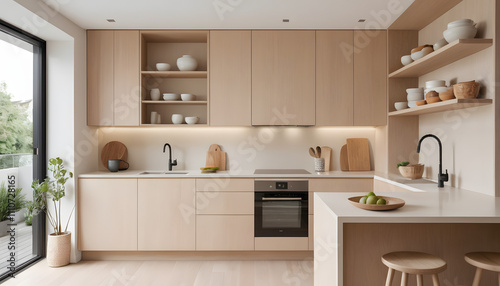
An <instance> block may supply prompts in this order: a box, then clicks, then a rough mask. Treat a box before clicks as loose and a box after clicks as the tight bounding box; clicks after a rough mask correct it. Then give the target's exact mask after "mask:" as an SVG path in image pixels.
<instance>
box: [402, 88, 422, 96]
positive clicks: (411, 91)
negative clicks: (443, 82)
mask: <svg viewBox="0 0 500 286" xmlns="http://www.w3.org/2000/svg"><path fill="white" fill-rule="evenodd" d="M406 93H421V94H424V88H423V87H416V88H407V89H406Z"/></svg>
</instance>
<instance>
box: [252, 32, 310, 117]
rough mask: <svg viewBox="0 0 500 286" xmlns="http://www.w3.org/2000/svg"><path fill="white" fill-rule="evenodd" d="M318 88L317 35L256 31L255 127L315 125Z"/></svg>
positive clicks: (253, 61) (253, 67) (253, 88)
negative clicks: (316, 81)
mask: <svg viewBox="0 0 500 286" xmlns="http://www.w3.org/2000/svg"><path fill="white" fill-rule="evenodd" d="M315 85H316V84H315V31H252V125H314V124H315V108H316V104H315V93H316V92H315Z"/></svg>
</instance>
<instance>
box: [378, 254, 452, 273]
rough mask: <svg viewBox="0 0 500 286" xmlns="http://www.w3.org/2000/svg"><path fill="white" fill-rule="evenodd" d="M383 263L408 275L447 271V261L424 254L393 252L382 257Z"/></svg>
mask: <svg viewBox="0 0 500 286" xmlns="http://www.w3.org/2000/svg"><path fill="white" fill-rule="evenodd" d="M382 262H383V263H384V264H385V265H386V266H387V267H389V268H392V269H394V270H398V271H400V272H404V273H408V274H421V275H425V274H434V273H439V272H442V271H444V270H445V269H446V261H444V260H443V259H441V258H439V257H437V256H434V255H432V254H428V253H423V252H413V251H401V252H391V253H387V254H385V255H384V256H382Z"/></svg>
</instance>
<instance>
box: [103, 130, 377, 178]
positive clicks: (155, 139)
mask: <svg viewBox="0 0 500 286" xmlns="http://www.w3.org/2000/svg"><path fill="white" fill-rule="evenodd" d="M346 138H368V139H369V141H370V142H371V144H373V142H374V140H375V128H372V127H352V128H333V127H332V128H313V127H309V128H297V127H242V128H236V127H208V128H207V127H199V128H196V127H195V128H190V127H186V128H101V129H100V132H99V143H100V144H99V150H102V147H103V146H104V145H105V144H106V143H108V142H110V141H114V140H117V141H120V142H123V143H124V144H125V146H127V149H128V158H129V162H130V168H131V169H136V170H144V169H145V170H166V169H167V162H168V155H167V154H163V153H162V152H163V145H164V144H165V143H170V145H172V148H173V159H177V161H178V163H179V165H178V166H177V167H174V169H177V170H195V169H199V168H200V167H204V166H205V160H206V152H207V151H208V148H209V146H210V145H211V144H219V145H220V146H221V148H222V151H224V152H226V153H227V160H228V162H229V164H228V165H230V166H231V168H232V169H236V168H241V169H243V170H251V169H255V168H304V169H307V170H309V171H314V162H313V158H312V157H311V156H309V152H308V149H309V147H312V146H317V145H319V146H329V147H331V148H332V149H333V160H332V163H333V169H334V170H337V171H338V170H340V163H339V154H340V148H341V147H342V145H344V144H346V140H345V139H346ZM372 147H373V146H372ZM371 154H372V161H373V148H372V151H371ZM372 166H373V162H372ZM99 169H101V170H104V166H103V165H102V164H100V163H99Z"/></svg>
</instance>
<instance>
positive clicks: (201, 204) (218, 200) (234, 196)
mask: <svg viewBox="0 0 500 286" xmlns="http://www.w3.org/2000/svg"><path fill="white" fill-rule="evenodd" d="M253 212H254V193H253V192H220V193H215V194H211V193H207V192H198V193H196V214H250V215H251V214H253Z"/></svg>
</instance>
